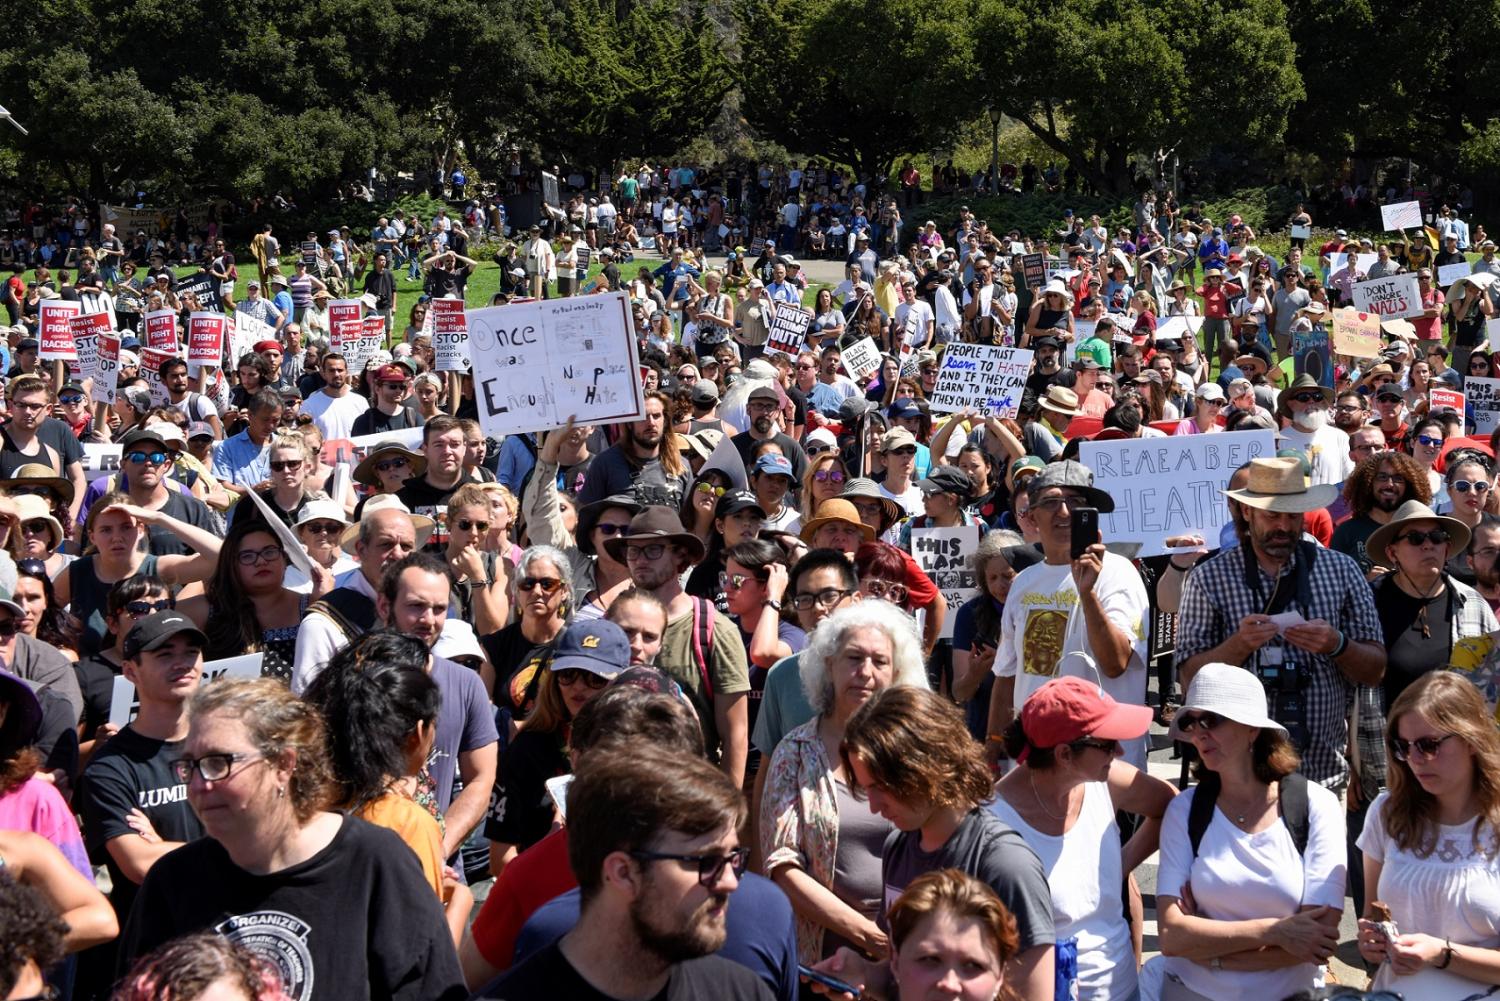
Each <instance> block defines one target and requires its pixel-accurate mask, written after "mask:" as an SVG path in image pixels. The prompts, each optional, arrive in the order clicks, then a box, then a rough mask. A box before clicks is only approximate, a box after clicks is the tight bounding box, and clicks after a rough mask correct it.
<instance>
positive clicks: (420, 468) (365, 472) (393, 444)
mask: <svg viewBox="0 0 1500 1001" xmlns="http://www.w3.org/2000/svg"><path fill="white" fill-rule="evenodd" d="M397 455H404V456H406V461H407V462H409V463H411V475H413V476H421V475H422V474H423V473H424V472H426V471H427V457H426V456H424V455H423V454H422V453H421V452H413V451H412V450H411V449H409V448H407V447H406V446H405V445H403V444H401V443H400V442H399V441H381V442H376V443H375V447H374V448H372V449H370V451H369V452H368V453H367V454H366V455H365V457H364V458H363V459H361V460H359V465H357V466H355V467H354V482H355V483H363V484H364V485H365V486H367V487H377V488H378V487H379V486H380V479H379V478H378V477H377V476H376V475H375V464H376V463H377V462H383V461H384V460H386V459H389V458H391V457H393V456H397Z"/></svg>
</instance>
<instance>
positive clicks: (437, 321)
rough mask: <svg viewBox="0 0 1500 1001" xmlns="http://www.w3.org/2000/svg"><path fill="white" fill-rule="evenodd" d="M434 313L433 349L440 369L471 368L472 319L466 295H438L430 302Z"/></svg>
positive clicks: (429, 310)
mask: <svg viewBox="0 0 1500 1001" xmlns="http://www.w3.org/2000/svg"><path fill="white" fill-rule="evenodd" d="M427 315H428V316H431V317H432V351H433V356H434V359H435V361H436V362H437V364H436V365H435V366H434V368H436V369H437V370H438V371H439V372H467V371H468V370H469V322H468V320H467V318H466V317H465V316H464V301H463V300H462V299H434V300H432V302H430V303H428V304H427Z"/></svg>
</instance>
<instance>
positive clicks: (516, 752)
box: [484, 730, 570, 851]
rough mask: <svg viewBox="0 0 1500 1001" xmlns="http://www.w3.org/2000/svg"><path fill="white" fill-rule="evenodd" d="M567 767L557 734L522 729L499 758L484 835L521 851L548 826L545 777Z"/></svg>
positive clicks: (549, 807) (563, 772)
mask: <svg viewBox="0 0 1500 1001" xmlns="http://www.w3.org/2000/svg"><path fill="white" fill-rule="evenodd" d="M569 770H570V765H569V761H568V752H567V748H566V746H565V742H564V741H563V736H562V734H561V733H538V732H536V731H533V730H522V731H521V732H520V733H518V734H516V739H515V740H513V741H511V742H510V746H509V747H507V748H506V749H505V754H504V756H503V757H502V758H501V759H500V778H499V781H497V782H496V783H495V791H494V793H493V794H491V796H490V809H489V813H487V814H486V815H485V818H484V836H485V837H486V838H488V839H489V840H491V841H499V842H501V843H502V844H507V845H515V846H517V847H518V848H519V849H520V850H521V851H525V850H526V849H528V848H530V847H531V846H532V845H534V844H536V843H537V842H538V841H540V840H542V839H543V838H545V837H546V836H547V833H548V832H549V831H550V830H551V829H552V814H553V806H552V797H551V795H550V794H549V793H548V792H547V780H548V779H550V778H553V777H555V776H558V775H566V774H568V771H569Z"/></svg>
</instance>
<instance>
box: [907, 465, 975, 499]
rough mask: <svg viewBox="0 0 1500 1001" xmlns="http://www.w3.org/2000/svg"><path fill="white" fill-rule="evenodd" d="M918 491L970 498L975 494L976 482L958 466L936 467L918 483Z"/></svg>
mask: <svg viewBox="0 0 1500 1001" xmlns="http://www.w3.org/2000/svg"><path fill="white" fill-rule="evenodd" d="M917 489H919V490H921V491H922V492H923V493H924V494H953V495H954V496H956V497H969V496H970V495H972V494H973V493H974V481H973V480H972V479H971V478H970V477H969V474H968V473H966V472H964V471H963V470H962V469H959V468H958V467H957V466H934V467H933V468H932V469H931V470H930V471H929V472H928V474H927V476H926V478H925V479H922V480H919V481H917Z"/></svg>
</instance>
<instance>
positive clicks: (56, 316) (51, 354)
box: [36, 299, 83, 361]
mask: <svg viewBox="0 0 1500 1001" xmlns="http://www.w3.org/2000/svg"><path fill="white" fill-rule="evenodd" d="M36 309H37V324H36V329H37V339H38V341H40V347H41V350H40V352H39V354H38V357H40V358H41V359H42V361H77V360H78V348H77V347H76V346H75V345H74V344H73V328H72V326H71V324H72V320H73V317H75V316H77V315H78V314H79V313H81V312H82V311H83V304H82V303H80V302H73V301H71V300H69V299H43V300H42V301H41V302H39V303H37V304H36Z"/></svg>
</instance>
